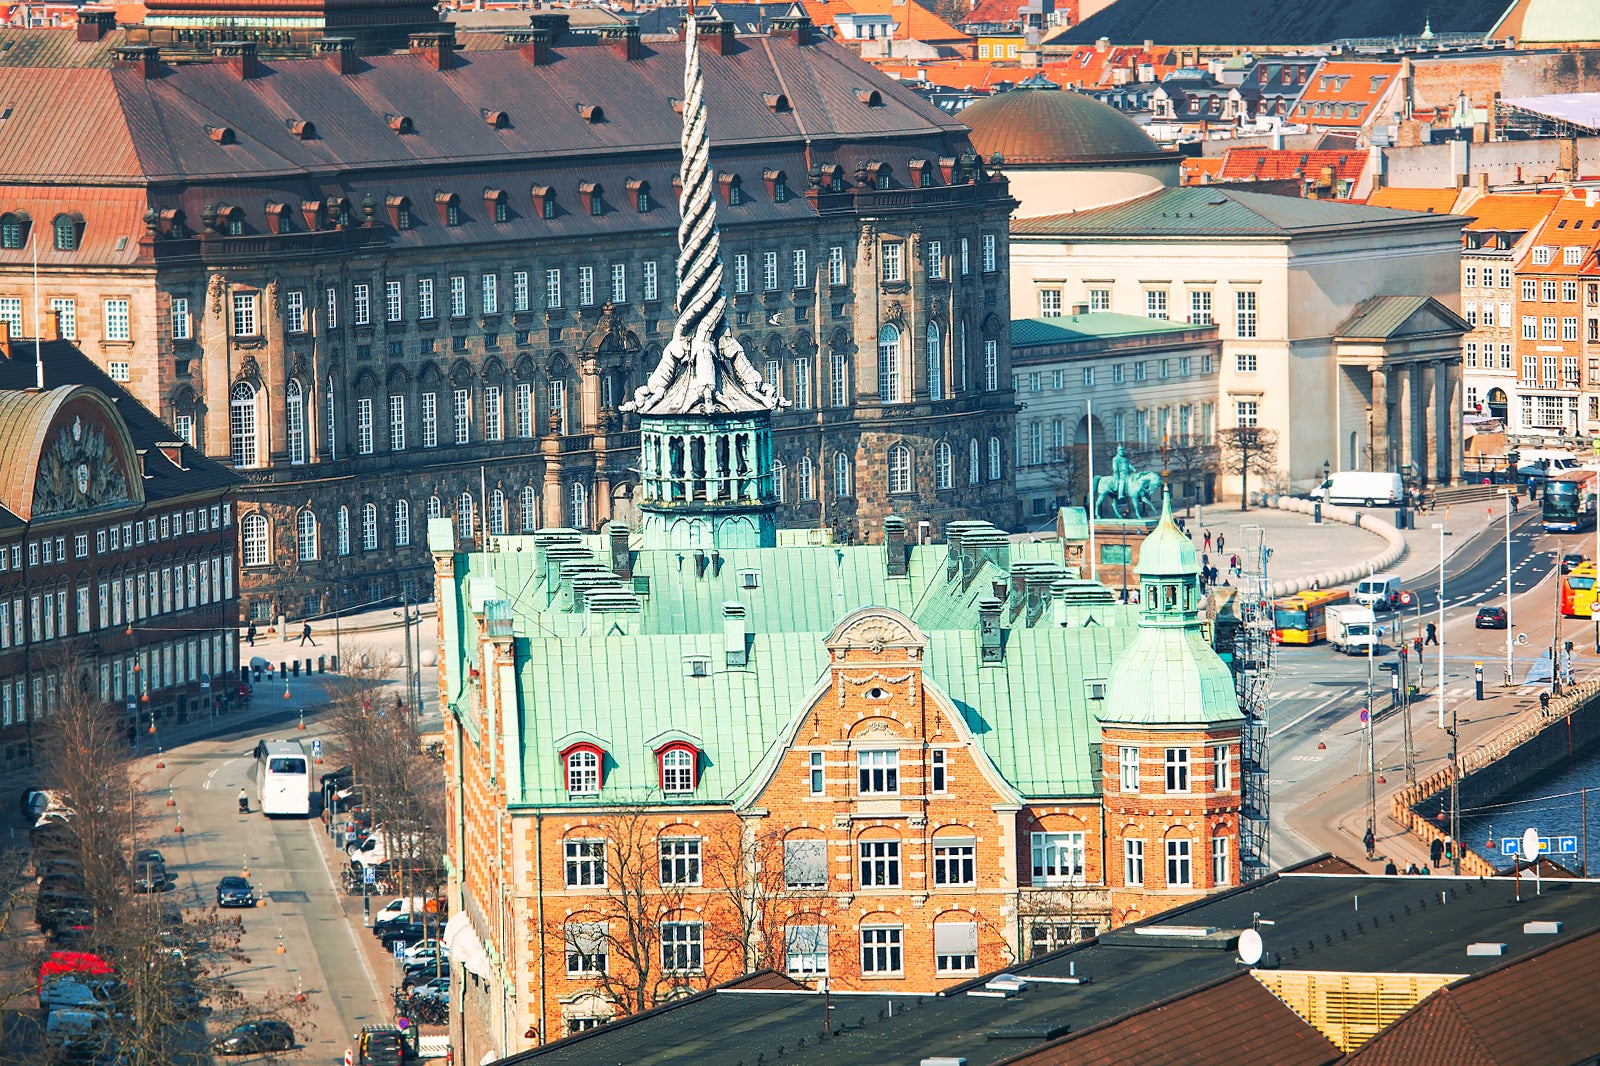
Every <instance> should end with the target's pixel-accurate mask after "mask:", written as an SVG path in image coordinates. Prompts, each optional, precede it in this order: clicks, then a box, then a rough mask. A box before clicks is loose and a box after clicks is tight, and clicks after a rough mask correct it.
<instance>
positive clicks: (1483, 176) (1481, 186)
mask: <svg viewBox="0 0 1600 1066" xmlns="http://www.w3.org/2000/svg"><path fill="white" fill-rule="evenodd" d="M1478 192H1479V193H1481V194H1483V195H1484V196H1487V195H1489V172H1488V171H1487V170H1480V171H1478Z"/></svg>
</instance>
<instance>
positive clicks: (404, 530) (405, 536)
mask: <svg viewBox="0 0 1600 1066" xmlns="http://www.w3.org/2000/svg"><path fill="white" fill-rule="evenodd" d="M394 546H395V547H396V548H408V547H410V546H411V501H410V500H396V501H394Z"/></svg>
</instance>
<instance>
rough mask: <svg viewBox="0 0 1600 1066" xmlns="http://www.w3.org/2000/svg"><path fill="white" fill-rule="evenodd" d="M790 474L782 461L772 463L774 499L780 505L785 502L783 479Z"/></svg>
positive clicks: (777, 460) (776, 460) (775, 460)
mask: <svg viewBox="0 0 1600 1066" xmlns="http://www.w3.org/2000/svg"><path fill="white" fill-rule="evenodd" d="M787 473H788V468H787V467H785V466H784V465H783V460H782V459H774V460H773V461H772V498H773V499H774V500H776V501H778V502H779V503H782V502H783V479H784V475H786V474H787Z"/></svg>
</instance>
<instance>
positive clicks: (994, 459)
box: [989, 437, 1000, 481]
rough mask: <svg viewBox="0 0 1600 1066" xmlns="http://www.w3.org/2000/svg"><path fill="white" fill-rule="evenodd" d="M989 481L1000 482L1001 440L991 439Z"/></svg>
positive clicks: (997, 438)
mask: <svg viewBox="0 0 1600 1066" xmlns="http://www.w3.org/2000/svg"><path fill="white" fill-rule="evenodd" d="M989 480H990V481H999V480H1000V438H999V437H990V438H989Z"/></svg>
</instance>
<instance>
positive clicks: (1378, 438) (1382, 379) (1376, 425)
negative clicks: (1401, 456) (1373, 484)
mask: <svg viewBox="0 0 1600 1066" xmlns="http://www.w3.org/2000/svg"><path fill="white" fill-rule="evenodd" d="M1368 373H1369V374H1371V375H1372V384H1371V387H1370V394H1371V397H1372V422H1371V427H1370V428H1371V441H1370V442H1369V446H1370V448H1371V455H1369V456H1368V457H1367V464H1368V465H1369V466H1370V467H1371V468H1372V469H1374V470H1377V469H1379V468H1385V467H1388V466H1389V465H1390V463H1391V459H1390V455H1389V371H1388V370H1387V369H1385V368H1384V366H1383V364H1381V363H1378V364H1374V365H1373V366H1371V367H1368Z"/></svg>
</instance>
